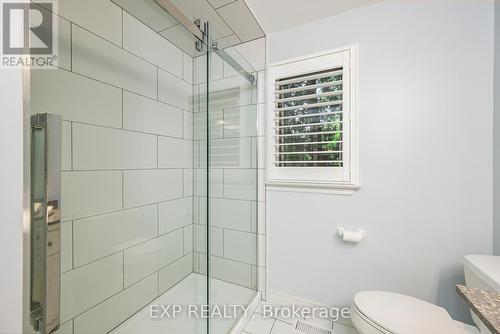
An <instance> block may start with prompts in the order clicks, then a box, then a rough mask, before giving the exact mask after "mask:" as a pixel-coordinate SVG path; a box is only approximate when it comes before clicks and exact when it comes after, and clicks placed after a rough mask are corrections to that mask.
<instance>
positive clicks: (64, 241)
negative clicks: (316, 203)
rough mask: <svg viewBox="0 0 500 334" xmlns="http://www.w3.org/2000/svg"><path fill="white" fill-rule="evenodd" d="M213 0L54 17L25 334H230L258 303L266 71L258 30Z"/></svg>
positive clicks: (35, 104) (34, 120)
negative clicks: (248, 56) (226, 309)
mask: <svg viewBox="0 0 500 334" xmlns="http://www.w3.org/2000/svg"><path fill="white" fill-rule="evenodd" d="M206 4H209V2H208V1H206V0H193V1H180V0H172V1H170V0H140V1H137V0H113V1H109V0H93V1H84V2H83V1H82V2H77V1H62V0H60V1H59V3H58V8H57V10H54V13H52V15H53V17H54V20H56V21H57V27H58V30H57V38H58V45H59V47H58V49H59V51H58V57H57V60H58V61H57V64H56V65H55V66H54V67H53V68H51V69H44V70H41V69H34V68H33V69H31V70H30V71H29V75H28V77H29V92H28V98H29V102H30V108H29V110H27V111H26V115H25V116H26V118H27V119H30V126H29V127H28V128H27V130H26V131H28V132H29V136H30V138H31V140H30V142H29V152H30V153H29V156H30V160H31V163H30V164H29V166H30V167H29V168H30V173H29V175H30V181H29V184H30V189H31V195H32V196H31V203H30V204H29V205H30V212H31V219H30V224H29V229H28V231H27V232H28V235H29V236H30V238H29V240H30V242H29V247H30V252H28V255H26V258H25V270H26V271H27V272H28V273H29V275H27V277H28V279H27V281H26V282H25V287H26V289H27V291H30V292H29V293H28V294H27V298H28V299H29V300H27V301H26V303H27V305H28V307H27V309H26V310H25V312H26V314H27V315H26V318H27V319H28V320H29V321H25V331H26V333H30V332H34V331H35V330H36V331H39V332H41V333H52V332H54V331H55V332H57V333H73V334H80V333H116V334H117V333H120V334H122V333H130V334H132V333H160V332H161V333H186V334H198V333H230V332H231V330H233V329H234V328H235V327H236V326H237V325H238V322H239V321H241V317H242V316H243V314H244V310H245V308H246V307H248V306H249V305H251V304H253V303H255V301H257V300H260V293H261V291H263V289H264V287H263V269H262V263H260V259H259V255H258V243H259V239H260V238H259V228H260V227H259V225H260V224H259V219H260V217H261V216H262V212H260V207H262V205H261V204H262V198H261V195H259V193H260V192H261V189H260V186H259V181H260V180H261V179H262V175H261V174H262V173H261V171H262V169H259V166H261V163H262V162H261V161H259V156H260V154H259V149H258V147H259V142H260V141H261V138H260V137H259V136H262V134H261V131H260V130H259V122H260V121H259V119H260V116H259V110H260V109H259V108H258V103H257V102H258V101H257V100H258V98H259V97H258V94H259V93H258V91H259V89H258V88H259V85H260V80H261V78H260V75H259V74H258V73H257V72H258V71H257V70H256V69H255V68H253V67H252V66H251V65H250V64H249V63H248V62H247V61H246V60H245V59H244V58H243V57H241V55H240V54H239V53H238V51H237V46H238V45H239V44H242V43H244V42H245V41H248V40H252V39H255V38H260V37H262V36H263V32H262V30H261V29H260V27H259V29H257V30H256V29H254V31H256V32H254V36H243V35H241V34H240V35H238V33H236V32H234V31H232V28H231V26H230V25H229V24H227V23H225V21H224V20H223V19H222V18H223V7H220V8H215V7H211V6H206ZM36 6H39V7H40V10H45V11H49V8H45V7H44V4H43V3H40V4H39V5H38V4H37V5H36ZM219 15H220V16H219ZM252 19H253V18H252ZM257 26H258V25H257ZM225 30H227V31H225ZM228 32H230V34H228ZM54 152H55V155H54ZM45 175H50V176H51V177H49V178H47V177H44V176H45ZM54 175H55V177H54ZM59 182H60V184H59ZM53 192H55V195H54V196H45V195H46V194H51V195H52V193H53ZM55 199H56V200H55ZM54 214H55V215H56V216H54ZM54 217H56V218H57V219H54ZM49 218H50V219H49ZM55 223H56V225H54V224H55ZM54 226H56V227H54ZM222 305H226V306H231V310H233V311H232V313H231V314H229V315H228V314H225V317H217V316H215V317H211V318H207V317H203V316H200V313H195V312H188V310H189V309H191V310H194V309H197V308H202V307H209V308H211V309H216V308H218V307H219V306H222ZM166 309H170V310H173V309H176V310H178V311H179V312H177V313H176V314H175V316H172V314H169V315H170V316H169V317H167V316H166V315H167V314H168V312H166V311H165V310H166Z"/></svg>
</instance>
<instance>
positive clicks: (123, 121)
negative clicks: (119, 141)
mask: <svg viewBox="0 0 500 334" xmlns="http://www.w3.org/2000/svg"><path fill="white" fill-rule="evenodd" d="M124 109H125V93H124V91H123V88H122V129H123V130H125V128H124V125H125V119H124V118H125V117H124Z"/></svg>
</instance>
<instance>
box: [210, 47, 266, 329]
mask: <svg viewBox="0 0 500 334" xmlns="http://www.w3.org/2000/svg"><path fill="white" fill-rule="evenodd" d="M228 51H230V49H228ZM232 51H234V50H232ZM209 59H210V71H209V81H208V95H209V104H208V121H207V126H208V145H207V147H206V150H207V154H206V163H207V167H208V179H209V182H208V187H209V189H210V190H209V192H208V204H207V207H208V208H209V210H208V211H209V212H208V213H207V218H208V231H209V232H208V240H207V244H208V245H209V248H208V250H209V254H210V256H209V258H208V277H209V292H210V295H209V303H210V306H211V309H212V310H214V313H213V314H214V316H213V317H212V318H211V319H210V324H209V329H210V333H213V334H225V333H229V332H230V331H231V329H232V328H233V327H234V326H235V325H236V324H237V322H238V321H239V320H240V318H241V317H242V316H243V307H247V306H248V305H249V304H250V303H251V301H252V300H253V298H254V297H255V296H256V293H257V288H258V287H257V285H258V282H257V278H258V258H257V240H258V237H257V236H258V231H257V216H258V215H257V207H258V205H257V203H258V198H257V180H258V169H257V166H258V162H257V156H258V155H257V135H258V134H257V105H256V100H257V99H256V84H257V82H256V79H255V78H256V74H255V73H254V74H253V75H252V74H251V73H252V72H253V69H252V68H249V67H247V68H243V67H242V66H241V65H240V64H238V63H237V62H236V60H235V59H234V58H232V57H231V56H229V54H228V53H226V51H225V50H220V49H219V48H218V47H217V45H213V46H212V48H211V52H210V55H209Z"/></svg>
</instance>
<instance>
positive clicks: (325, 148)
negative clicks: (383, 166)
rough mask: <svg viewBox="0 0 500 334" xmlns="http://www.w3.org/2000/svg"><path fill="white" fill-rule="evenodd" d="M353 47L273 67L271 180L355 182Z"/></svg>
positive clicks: (270, 75) (270, 85) (270, 77)
mask: <svg viewBox="0 0 500 334" xmlns="http://www.w3.org/2000/svg"><path fill="white" fill-rule="evenodd" d="M352 52H353V50H352V49H348V50H343V51H340V52H334V53H329V54H323V55H319V56H311V57H307V58H305V59H300V60H292V61H290V62H286V63H281V64H277V65H274V66H271V67H269V69H268V89H269V92H268V106H270V107H271V108H270V109H271V110H270V112H269V115H268V136H269V139H268V142H269V147H268V152H269V154H268V155H269V156H268V159H269V161H268V167H269V176H270V177H269V179H270V181H271V182H273V181H278V182H279V181H281V182H300V183H304V182H316V183H353V182H355V181H356V180H355V177H356V174H355V173H353V168H352V167H353V166H352V165H351V163H352V162H353V160H354V159H353V158H354V157H355V153H356V152H354V151H353V148H354V147H355V146H354V145H353V144H354V143H353V138H354V136H353V124H354V123H353V122H352V121H353V110H352V108H351V106H352V105H353V102H352V100H351V99H352V97H353V96H354V94H353V92H352V90H353V88H352V87H353V82H352V78H351V73H352V62H351V61H352V58H353V56H352V54H351V53H352Z"/></svg>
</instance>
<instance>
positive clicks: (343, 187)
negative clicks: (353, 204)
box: [266, 181, 361, 196]
mask: <svg viewBox="0 0 500 334" xmlns="http://www.w3.org/2000/svg"><path fill="white" fill-rule="evenodd" d="M360 188H361V185H360V184H357V183H356V184H353V183H326V182H325V183H312V182H295V181H267V182H266V190H269V191H282V192H300V193H316V194H329V195H344V196H352V195H353V194H354V193H355V192H356V190H358V189H360Z"/></svg>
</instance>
